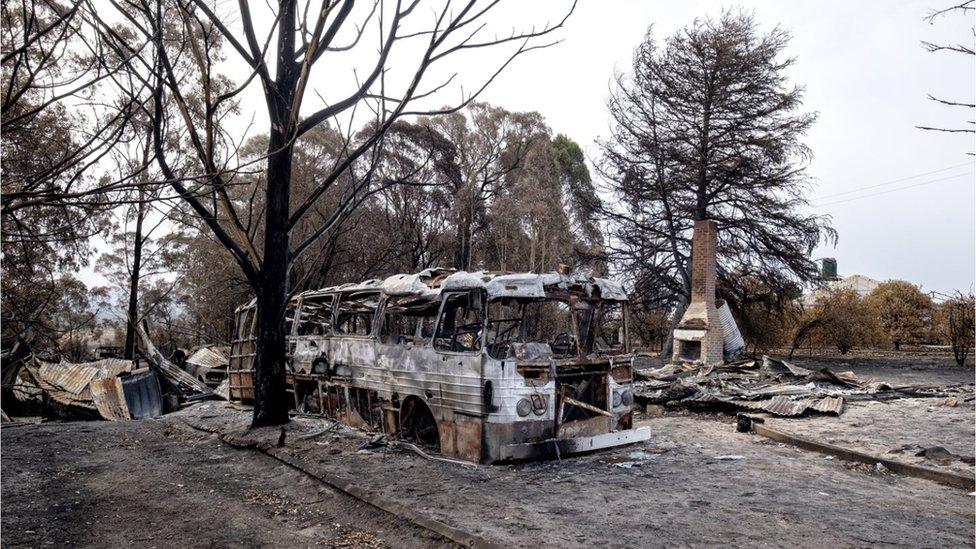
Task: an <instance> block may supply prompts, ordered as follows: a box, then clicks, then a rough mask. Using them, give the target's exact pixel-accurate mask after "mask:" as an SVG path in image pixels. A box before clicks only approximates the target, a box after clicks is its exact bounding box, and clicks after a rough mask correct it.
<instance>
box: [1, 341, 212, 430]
mask: <svg viewBox="0 0 976 549" xmlns="http://www.w3.org/2000/svg"><path fill="white" fill-rule="evenodd" d="M139 333H140V335H141V336H142V338H143V345H144V348H145V350H146V359H145V360H142V361H132V360H123V359H116V358H106V359H102V360H97V361H94V362H82V363H72V362H67V361H61V362H46V361H44V360H41V359H39V358H37V357H36V356H34V354H33V353H32V352H31V350H30V349H29V348H27V346H26V345H23V344H22V343H20V342H17V344H15V345H14V347H13V348H12V349H11V350H10V351H9V352H6V353H4V354H3V356H2V365H3V407H4V415H5V416H7V413H6V412H8V411H12V410H14V409H21V408H22V409H24V410H25V411H26V410H33V411H34V412H39V413H42V414H46V413H53V414H54V415H56V416H60V417H72V418H79V419H98V418H101V419H107V420H110V421H122V420H129V419H142V418H151V417H156V416H159V415H161V414H163V413H165V412H167V411H172V410H173V409H175V408H174V406H175V405H178V404H177V403H178V402H180V401H182V402H186V401H193V400H198V399H201V398H209V397H211V396H212V395H213V394H214V391H213V390H212V389H211V388H210V387H208V386H207V385H206V384H205V383H204V382H202V381H200V380H198V379H196V378H194V377H193V376H192V375H190V374H188V373H187V372H185V371H183V370H182V369H180V368H178V367H177V366H175V365H174V364H172V363H171V362H169V361H168V360H166V359H165V358H164V357H163V356H162V354H161V353H160V352H159V351H158V350H157V349H156V348H155V346H153V344H152V342H151V341H149V338H148V337H147V336H146V335H145V331H143V330H141V329H140V330H139ZM147 362H148V364H147ZM167 398H171V399H172V400H173V404H171V405H170V406H169V409H164V408H167V406H165V405H164V400H166V399H167Z"/></svg>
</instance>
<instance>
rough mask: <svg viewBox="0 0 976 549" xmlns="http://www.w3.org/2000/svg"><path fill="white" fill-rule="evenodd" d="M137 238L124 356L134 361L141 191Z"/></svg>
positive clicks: (140, 194)
mask: <svg viewBox="0 0 976 549" xmlns="http://www.w3.org/2000/svg"><path fill="white" fill-rule="evenodd" d="M136 212H137V213H136V236H135V241H134V243H133V247H132V270H131V272H130V273H129V319H128V322H127V323H126V325H125V351H124V354H123V355H122V356H123V358H125V359H126V360H132V359H133V358H135V354H136V327H135V323H136V322H139V276H140V270H141V269H142V222H143V219H144V218H145V203H144V202H143V201H142V191H141V190H140V191H139V204H138V208H137V209H136Z"/></svg>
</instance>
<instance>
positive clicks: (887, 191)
mask: <svg viewBox="0 0 976 549" xmlns="http://www.w3.org/2000/svg"><path fill="white" fill-rule="evenodd" d="M974 173H976V172H966V173H960V174H956V175H950V176H947V177H940V178H939V179H933V180H931V181H923V182H921V183H915V184H913V185H905V186H904V187H896V188H894V189H888V190H885V191H880V192H876V193H870V194H866V195H863V196H855V197H853V198H845V199H843V200H835V201H833V202H824V203H823V204H814V207H816V208H820V207H823V206H831V205H833V204H843V203H844V202H851V201H852V200H860V199H862V198H869V197H872V196H878V195H881V194H888V193H893V192H895V191H903V190H905V189H912V188H914V187H922V186H924V185H931V184H932V183H938V182H940V181H948V180H949V179H955V178H957V177H962V176H964V175H973V174H974Z"/></svg>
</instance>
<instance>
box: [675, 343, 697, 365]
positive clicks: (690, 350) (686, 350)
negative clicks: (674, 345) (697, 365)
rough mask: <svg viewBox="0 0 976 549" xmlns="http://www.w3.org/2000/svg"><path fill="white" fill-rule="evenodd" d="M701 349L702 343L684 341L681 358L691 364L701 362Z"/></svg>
mask: <svg viewBox="0 0 976 549" xmlns="http://www.w3.org/2000/svg"><path fill="white" fill-rule="evenodd" d="M701 348H702V344H701V341H682V342H681V354H680V355H679V358H680V359H681V360H687V361H689V362H694V361H696V360H701Z"/></svg>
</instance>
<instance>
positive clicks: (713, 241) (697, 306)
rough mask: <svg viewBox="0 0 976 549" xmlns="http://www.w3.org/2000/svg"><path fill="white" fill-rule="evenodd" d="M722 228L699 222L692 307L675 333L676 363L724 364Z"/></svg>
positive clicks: (693, 243) (694, 245) (694, 249)
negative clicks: (718, 301) (718, 280)
mask: <svg viewBox="0 0 976 549" xmlns="http://www.w3.org/2000/svg"><path fill="white" fill-rule="evenodd" d="M717 243H718V228H717V226H716V224H715V222H714V221H712V220H710V219H702V220H698V221H695V234H694V236H693V237H692V241H691V303H689V304H688V308H687V309H686V310H685V314H684V316H682V317H681V322H679V323H678V327H677V328H675V330H674V355H673V356H672V361H673V362H701V363H703V364H721V363H722V362H723V361H724V334H723V332H722V323H721V321H720V320H719V317H718V308H716V306H715V265H716V259H715V248H716V245H717Z"/></svg>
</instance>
